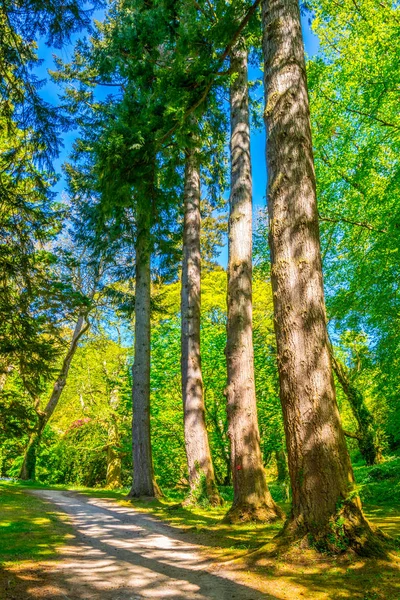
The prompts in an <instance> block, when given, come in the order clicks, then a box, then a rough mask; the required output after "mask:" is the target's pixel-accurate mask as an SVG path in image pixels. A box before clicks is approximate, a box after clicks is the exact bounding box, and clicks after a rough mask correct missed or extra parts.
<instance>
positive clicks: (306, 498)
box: [263, 0, 374, 553]
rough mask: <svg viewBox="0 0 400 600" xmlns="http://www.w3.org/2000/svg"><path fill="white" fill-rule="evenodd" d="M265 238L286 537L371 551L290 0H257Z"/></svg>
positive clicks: (295, 12) (296, 15)
mask: <svg viewBox="0 0 400 600" xmlns="http://www.w3.org/2000/svg"><path fill="white" fill-rule="evenodd" d="M263 51H264V63H265V67H264V77H265V112H264V115H265V124H266V129H267V140H268V142H267V169H268V190H267V198H268V210H269V227H270V229H269V241H270V251H271V262H272V267H271V280H272V287H273V294H274V323H275V332H276V341H277V359H278V370H279V380H280V397H281V404H282V409H283V415H284V425H285V433H286V444H287V451H288V461H289V472H290V479H291V485H292V496H293V504H292V512H291V515H290V518H289V520H288V522H287V524H286V533H287V534H288V535H290V536H293V537H295V538H296V537H305V538H306V539H307V536H311V538H310V537H309V538H308V539H309V540H310V539H312V540H313V542H314V543H315V544H317V545H318V547H320V548H327V549H331V550H332V549H333V550H335V551H337V549H343V545H348V546H350V547H352V548H354V549H355V550H357V551H359V552H366V553H368V552H373V551H374V538H373V534H372V531H371V528H370V526H369V524H368V522H367V521H366V519H365V517H364V515H363V513H362V509H361V502H360V499H359V498H358V496H357V495H356V494H355V493H354V478H353V472H352V467H351V463H350V457H349V454H348V450H347V447H346V442H345V438H344V434H343V430H342V426H341V422H340V416H339V411H338V407H337V403H336V397H335V388H334V383H333V375H332V366H331V360H330V351H329V341H328V335H327V329H326V315H325V303H324V292H323V282H322V268H321V253H320V240H319V228H318V212H317V202H316V184H315V174H314V159H313V149H312V141H311V126H310V112H309V104H308V92H307V80H306V71H305V59H304V48H303V40H302V33H301V23H300V10H299V5H298V2H297V0H264V2H263Z"/></svg>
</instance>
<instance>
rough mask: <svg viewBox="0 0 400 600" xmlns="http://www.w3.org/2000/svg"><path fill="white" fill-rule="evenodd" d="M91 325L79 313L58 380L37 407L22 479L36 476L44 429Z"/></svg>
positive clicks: (21, 475) (22, 469)
mask: <svg viewBox="0 0 400 600" xmlns="http://www.w3.org/2000/svg"><path fill="white" fill-rule="evenodd" d="M89 326H90V324H89V323H88V322H86V323H85V315H83V314H81V315H79V317H78V320H77V322H76V325H75V329H74V332H73V334H72V339H71V342H70V345H69V349H68V352H67V354H66V356H65V358H64V360H63V364H62V367H61V369H60V372H59V374H58V377H57V380H56V382H55V383H54V386H53V391H52V393H51V396H50V399H49V401H48V403H47V404H46V407H45V409H44V410H43V411H41V410H40V409H39V407H38V406H37V408H36V411H37V415H38V421H37V423H36V426H35V428H34V430H33V432H32V433H31V435H30V437H29V441H28V445H27V447H26V450H25V455H24V461H23V463H22V467H21V471H20V474H19V478H20V479H23V480H28V479H32V480H33V479H35V478H36V455H37V450H38V448H39V446H40V442H41V439H42V434H43V430H44V428H45V427H46V425H47V423H48V421H49V419H50V418H51V417H52V415H53V413H54V411H55V409H56V407H57V404H58V402H59V400H60V398H61V394H62V391H63V389H64V387H65V384H66V383H67V377H68V372H69V368H70V366H71V362H72V359H73V358H74V355H75V352H76V350H77V348H78V342H79V340H80V339H81V337H82V336H83V335H84V334H85V333H86V331H87V330H88V329H89Z"/></svg>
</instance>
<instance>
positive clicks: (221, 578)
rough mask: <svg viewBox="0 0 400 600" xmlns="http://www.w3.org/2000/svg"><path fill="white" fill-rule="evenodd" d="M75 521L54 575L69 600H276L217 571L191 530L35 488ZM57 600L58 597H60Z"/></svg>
mask: <svg viewBox="0 0 400 600" xmlns="http://www.w3.org/2000/svg"><path fill="white" fill-rule="evenodd" d="M32 493H34V494H35V495H37V496H39V497H40V498H42V499H43V500H46V501H49V502H51V503H52V504H54V505H56V506H57V508H58V510H59V511H63V512H65V513H67V514H68V515H69V516H70V520H71V522H72V525H73V527H74V530H75V534H76V538H75V540H74V541H73V542H71V543H70V544H69V545H68V546H67V547H66V548H63V549H62V558H61V560H60V562H59V563H58V564H57V567H56V570H55V572H54V576H55V579H56V581H57V584H58V585H59V586H60V590H61V591H60V593H59V594H58V595H57V598H64V599H65V598H67V599H68V600H77V599H79V600H81V599H82V600H100V599H101V600H143V599H146V598H152V599H158V600H274V599H275V598H276V597H275V596H271V595H269V594H264V593H261V592H259V591H256V590H253V589H251V588H249V587H247V586H246V585H243V584H242V583H239V582H237V581H235V580H234V577H235V575H234V574H233V573H230V572H228V571H226V570H225V569H224V570H222V568H219V567H216V566H215V565H214V566H211V562H210V561H208V560H207V559H205V558H204V554H203V555H202V554H201V553H200V551H199V546H196V545H195V544H191V543H188V542H187V541H186V540H185V535H186V534H185V533H183V532H180V531H177V530H176V529H174V528H173V527H170V526H168V525H166V524H164V523H161V522H159V521H158V520H156V519H154V518H152V517H151V516H149V515H147V514H144V513H140V512H137V511H135V510H134V509H133V508H130V507H124V506H121V505H118V504H117V503H115V502H112V501H109V500H104V499H97V498H88V497H86V496H83V495H80V494H75V493H74V494H72V493H70V492H61V491H53V490H52V491H50V490H35V491H32ZM53 597H54V598H55V597H56V596H53Z"/></svg>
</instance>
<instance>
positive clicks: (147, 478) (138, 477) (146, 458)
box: [129, 203, 158, 498]
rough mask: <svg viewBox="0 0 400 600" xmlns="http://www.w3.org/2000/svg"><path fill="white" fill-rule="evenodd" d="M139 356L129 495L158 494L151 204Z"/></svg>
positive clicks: (142, 247) (139, 258)
mask: <svg viewBox="0 0 400 600" xmlns="http://www.w3.org/2000/svg"><path fill="white" fill-rule="evenodd" d="M136 223H137V225H136V227H137V233H136V236H137V237H136V286H135V359H134V363H133V368H132V376H133V385H132V408H133V418H132V453H133V482H132V488H131V490H130V492H129V496H131V497H135V498H140V497H141V496H149V497H155V496H156V495H157V492H158V488H157V485H156V483H155V480H154V474H153V459H152V452H151V438H150V293H151V279H150V258H151V254H150V244H151V242H150V235H151V206H150V205H149V206H142V205H141V204H140V203H139V205H138V207H137V219H136Z"/></svg>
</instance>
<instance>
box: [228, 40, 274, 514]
mask: <svg viewBox="0 0 400 600" xmlns="http://www.w3.org/2000/svg"><path fill="white" fill-rule="evenodd" d="M230 58H231V71H232V83H231V91H230V114H231V141H230V148H231V193H230V214H229V263H228V294H227V303H228V320H227V345H226V358H227V368H228V384H227V388H226V399H227V414H228V421H229V439H230V442H231V463H232V476H233V489H234V498H233V504H232V507H231V509H230V510H229V512H228V514H227V516H226V519H227V520H229V521H235V520H247V519H251V520H255V519H256V520H274V519H277V518H279V517H280V516H281V511H280V509H279V508H278V507H277V505H276V504H275V502H274V501H273V499H272V497H271V494H270V492H269V489H268V486H267V482H266V479H265V472H264V467H263V461H262V455H261V449H260V435H259V429H258V421H257V404H256V390H255V381H254V356H253V329H252V178H251V164H250V126H249V108H248V89H247V77H248V75H247V50H246V48H245V44H244V40H243V39H240V40H239V41H238V42H237V43H236V44H235V46H234V47H233V48H232V50H231V55H230Z"/></svg>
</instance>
